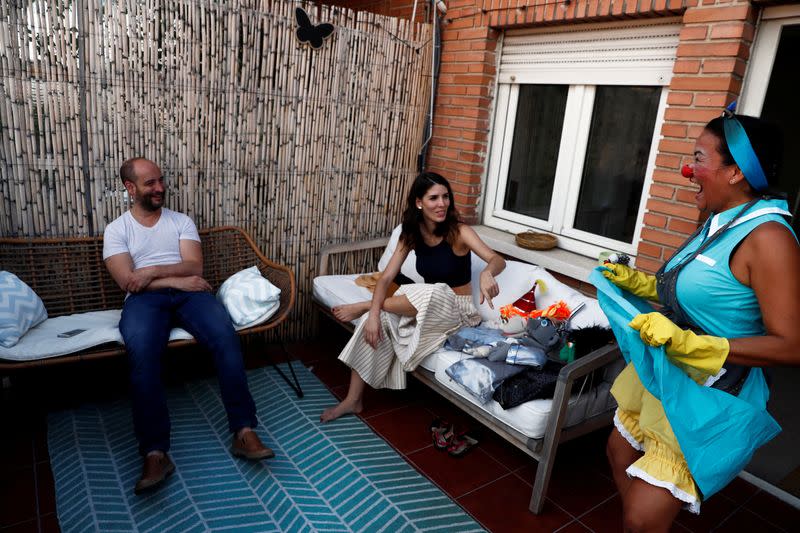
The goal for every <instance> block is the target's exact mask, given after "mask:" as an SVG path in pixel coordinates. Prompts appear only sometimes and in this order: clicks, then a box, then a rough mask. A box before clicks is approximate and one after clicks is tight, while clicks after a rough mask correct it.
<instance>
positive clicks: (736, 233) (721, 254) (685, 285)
mask: <svg viewBox="0 0 800 533" xmlns="http://www.w3.org/2000/svg"><path fill="white" fill-rule="evenodd" d="M740 209H741V206H739V207H736V208H734V209H731V210H728V211H725V212H723V213H719V214H718V215H714V216H713V217H711V218H710V219H709V220H708V221H707V222H706V228H707V231H703V232H701V233H700V234H699V235H698V236H697V237H696V238H695V239H693V240H692V242H690V243H689V244H688V245H687V246H686V247H685V248H684V249H683V250H681V251H680V252H679V253H678V254H676V256H675V257H674V258H672V259H670V261H669V262H668V263H667V270H669V269H670V268H671V267H673V266H674V265H676V264H678V263H679V262H680V260H681V259H682V258H684V257H686V256H687V255H689V254H692V253H693V252H694V251H695V250H697V248H698V247H699V246H700V244H701V243H702V241H703V240H705V238H706V237H707V236H708V235H710V234H713V233H714V232H715V231H716V230H718V229H719V228H720V227H721V226H723V225H724V224H725V223H726V222H727V221H729V220H730V219H731V218H733V216H735V214H736V213H737V212H738V211H739V210H740ZM785 214H789V213H788V210H787V204H786V201H785V200H775V199H769V200H760V201H759V202H757V203H756V204H755V205H753V206H752V207H751V208H750V209H749V210H748V211H747V213H746V214H745V215H743V216H742V217H741V218H740V219H739V220H737V221H736V222H735V223H734V225H732V226H731V227H730V228H728V229H727V230H726V232H725V233H724V234H722V235H721V236H720V237H719V238H718V240H717V242H715V243H714V244H713V245H711V246H710V247H709V248H708V249H706V250H705V251H704V252H703V253H702V254H701V255H699V256H698V257H696V258H695V259H694V260H692V261H690V262H689V264H687V265H686V266H685V267H684V269H683V270H682V271H681V273H680V274H679V276H678V282H677V293H678V298H679V301H680V305H681V307H682V309H683V310H684V312H685V313H686V315H687V316H688V317H689V318H690V319H691V321H692V322H693V323H695V324H696V325H697V326H699V327H700V328H702V329H703V330H705V331H706V332H707V333H708V334H710V335H714V336H719V337H726V338H738V337H750V336H758V335H763V334H764V332H765V329H764V324H763V321H762V319H761V313H760V310H759V308H758V301H757V299H756V297H755V293H754V291H753V290H752V289H750V288H749V287H746V286H744V285H742V284H741V283H739V281H738V280H736V278H734V277H733V274H732V273H731V272H730V266H729V258H730V255H731V253H732V252H733V250H734V249H735V248H736V246H737V245H738V244H739V243H740V242H741V241H742V240H743V239H744V238H745V237H746V236H747V235H748V234H749V233H750V232H751V231H753V229H755V228H756V227H757V226H758V225H760V224H763V223H765V222H768V221H777V222H779V223H781V224H784V225H785V226H787V227H788V228H789V229H790V230H791V227H790V226H789V225H788V223H787V222H786V221H785V219H784V218H783V215H785ZM602 270H603V267H598V268H597V269H595V271H593V272H592V274H591V276H590V278H589V280H590V281H591V282H592V283H593V284H594V285H595V287H597V297H598V300H599V302H600V306H601V307H602V309H603V311H604V312H605V313H606V315H607V316H608V319H609V322H610V323H611V327H612V329H613V330H614V334H615V336H616V337H617V341H618V343H619V345H620V349H621V351H622V354H623V356H624V357H625V360H626V361H632V362H633V364H634V366H635V367H636V372H637V374H638V375H639V378H640V380H641V381H642V384H643V385H644V386H645V387H646V388H647V390H648V391H649V392H650V393H651V394H653V396H655V397H656V398H658V399H659V400H660V401H661V403H662V405H663V406H664V411H665V412H666V414H667V418H668V420H669V423H670V425H671V426H672V430H673V432H674V434H675V437H676V438H677V439H678V443H679V444H680V447H681V451H682V452H683V455H684V457H685V458H686V463H687V464H688V466H689V470H690V472H691V473H692V477H693V478H694V480H695V483H696V484H697V487H698V488H699V489H700V491H701V493H702V494H703V497H704V499H705V498H708V497H709V496H711V495H712V494H714V493H715V492H717V491H719V490H720V489H722V488H723V487H725V485H727V484H728V483H729V482H730V481H731V480H732V479H733V478H734V477H735V476H736V475H737V474H738V473H739V472H740V471H741V470H742V468H744V467H745V466H746V465H747V463H748V462H749V461H750V458H751V457H752V455H753V453H754V452H755V450H756V449H758V448H759V447H760V446H762V445H763V444H765V443H766V442H768V441H769V440H770V439H772V438H773V437H774V436H775V435H777V434H778V433H779V432H780V426H779V425H778V423H777V422H776V421H775V420H774V419H773V418H772V416H770V415H769V413H768V412H767V410H766V405H767V400H768V398H769V389H768V387H767V384H766V380H765V379H764V374H763V372H762V370H761V369H760V368H753V369H752V370H751V371H750V373H749V375H748V376H747V379H746V381H745V383H744V385H743V386H742V388H741V391H740V393H739V395H738V396H733V395H731V394H728V393H727V392H723V391H721V390H717V389H713V388H710V387H703V386H701V385H698V384H697V383H695V382H694V381H693V380H692V379H691V378H689V376H687V375H686V373H685V372H684V371H682V370H681V369H680V368H678V367H677V366H675V365H674V364H672V363H671V362H670V361H669V359H668V358H667V356H666V354H665V352H664V347H663V346H659V347H653V346H649V345H646V344H645V343H643V342H642V340H641V337H640V336H639V332H638V331H636V330H634V329H633V328H631V327H629V326H628V323H629V322H630V321H631V319H633V317H634V316H636V315H638V314H640V313H649V312H652V311H653V308H652V307H651V306H650V304H648V303H647V302H646V301H645V300H643V299H641V298H638V297H636V296H634V295H632V294H630V293H629V292H627V291H624V290H622V289H620V288H619V287H617V286H616V285H614V284H613V283H611V282H610V281H609V280H607V279H606V278H605V277H603V275H602V273H601V272H602Z"/></svg>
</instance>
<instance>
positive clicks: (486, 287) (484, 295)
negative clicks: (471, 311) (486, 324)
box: [480, 269, 500, 309]
mask: <svg viewBox="0 0 800 533" xmlns="http://www.w3.org/2000/svg"><path fill="white" fill-rule="evenodd" d="M480 286H481V287H480V288H481V303H483V302H484V300H486V303H487V304H489V308H490V309H494V305H493V304H492V298H494V297H495V296H497V295H498V294H500V287H498V286H497V281H496V280H495V279H494V276H493V275H492V273H491V272H489V270H488V269H486V270H484V271H483V272H481V277H480Z"/></svg>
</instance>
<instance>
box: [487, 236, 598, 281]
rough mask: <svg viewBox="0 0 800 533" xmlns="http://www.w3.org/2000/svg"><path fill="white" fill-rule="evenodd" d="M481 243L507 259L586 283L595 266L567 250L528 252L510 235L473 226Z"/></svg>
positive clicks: (586, 259)
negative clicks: (513, 259) (530, 264)
mask: <svg viewBox="0 0 800 533" xmlns="http://www.w3.org/2000/svg"><path fill="white" fill-rule="evenodd" d="M473 229H474V230H475V231H476V232H477V234H478V235H480V237H481V239H483V242H485V243H486V244H487V245H488V246H489V247H490V248H492V249H493V250H496V251H498V252H500V253H502V254H505V255H507V256H509V257H513V258H515V259H519V260H521V261H525V262H526V263H533V264H536V265H539V266H540V267H543V268H546V269H547V270H550V271H552V272H556V273H558V274H563V275H565V276H569V277H571V278H573V279H577V280H579V281H587V280H588V279H589V274H590V273H591V271H592V270H593V269H594V267H596V266H597V260H596V259H592V258H590V257H586V256H585V255H579V254H576V253H574V252H568V251H567V250H561V249H559V248H553V249H552V250H528V249H527V248H521V247H519V246H517V243H516V241H515V239H514V235H513V234H512V233H508V232H505V231H500V230H498V229H494V228H490V227H488V226H473Z"/></svg>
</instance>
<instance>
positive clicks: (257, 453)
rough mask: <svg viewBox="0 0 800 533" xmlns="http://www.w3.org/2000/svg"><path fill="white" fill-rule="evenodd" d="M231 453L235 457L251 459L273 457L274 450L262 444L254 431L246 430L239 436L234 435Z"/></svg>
mask: <svg viewBox="0 0 800 533" xmlns="http://www.w3.org/2000/svg"><path fill="white" fill-rule="evenodd" d="M231 453H232V454H233V455H235V456H236V457H244V458H245V459H250V460H251V461H258V460H259V459H272V458H273V457H275V452H273V451H272V450H271V449H269V448H267V447H266V446H264V443H263V442H261V439H259V438H258V435H256V432H255V431H246V432H245V433H244V434H242V436H241V437H237V436H236V435H234V436H233V442H232V443H231Z"/></svg>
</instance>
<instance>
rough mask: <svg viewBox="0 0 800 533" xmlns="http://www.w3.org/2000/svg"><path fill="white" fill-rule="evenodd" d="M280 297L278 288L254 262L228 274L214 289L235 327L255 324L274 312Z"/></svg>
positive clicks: (278, 305) (278, 304)
mask: <svg viewBox="0 0 800 533" xmlns="http://www.w3.org/2000/svg"><path fill="white" fill-rule="evenodd" d="M280 299H281V290H280V289H279V288H278V287H276V286H275V285H273V284H272V283H270V282H269V280H267V279H266V278H265V277H264V276H262V275H261V272H260V271H259V270H258V267H255V266H253V267H250V268H246V269H244V270H240V271H239V272H237V273H236V274H234V275H233V276H231V277H229V278H228V279H226V280H225V282H224V283H223V284H222V286H221V287H220V288H219V291H217V300H219V301H220V302H221V303H222V305H224V306H225V309H227V311H228V314H229V315H230V316H231V321H232V322H233V325H234V327H235V328H236V329H237V330H238V329H244V328H249V327H251V326H255V325H256V324H259V323H261V322H263V321H265V320H266V319H268V318H269V317H271V316H272V315H274V314H275V312H276V311H277V310H278V307H280V303H281V302H280Z"/></svg>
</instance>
